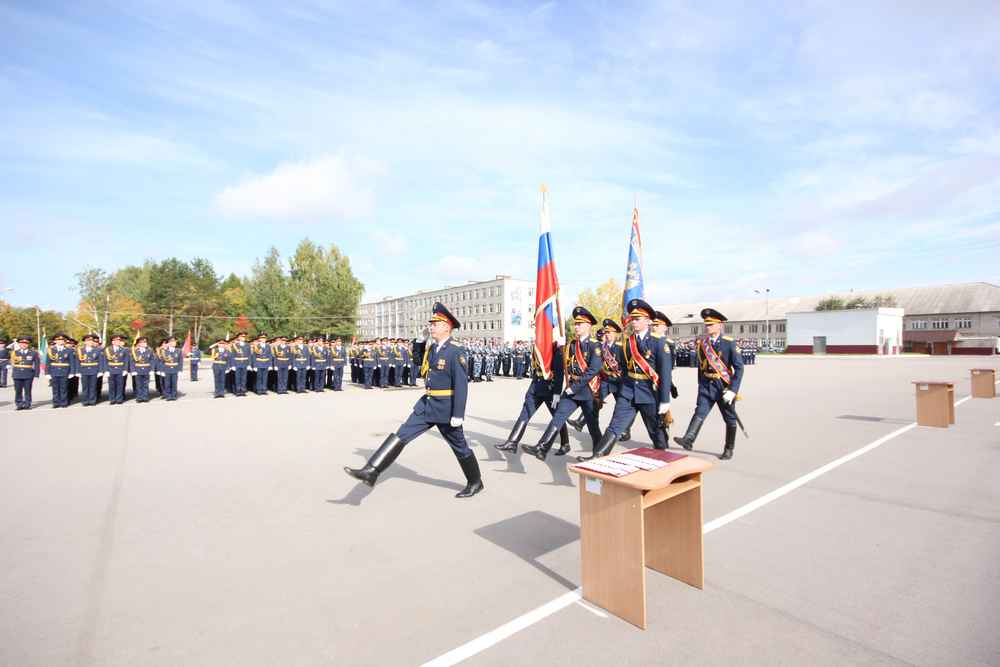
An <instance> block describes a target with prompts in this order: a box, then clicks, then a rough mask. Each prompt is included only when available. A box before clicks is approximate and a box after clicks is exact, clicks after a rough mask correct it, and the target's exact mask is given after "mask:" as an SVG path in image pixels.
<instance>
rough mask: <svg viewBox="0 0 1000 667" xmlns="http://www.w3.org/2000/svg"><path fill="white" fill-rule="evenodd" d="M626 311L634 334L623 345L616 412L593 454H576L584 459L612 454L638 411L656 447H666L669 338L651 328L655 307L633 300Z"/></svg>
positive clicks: (669, 379)
mask: <svg viewBox="0 0 1000 667" xmlns="http://www.w3.org/2000/svg"><path fill="white" fill-rule="evenodd" d="M626 312H628V316H629V321H630V322H631V324H632V330H633V333H632V335H631V336H629V337H628V338H626V339H625V341H624V343H623V345H622V347H623V358H624V361H625V366H624V369H623V371H624V372H623V374H622V384H621V387H620V389H619V390H618V396H617V398H616V399H615V411H614V413H613V414H612V415H611V423H609V424H608V428H607V429H605V431H604V435H603V436H602V437H601V440H600V442H599V443H598V444H597V445H596V446H595V447H594V452H593V455H592V456H584V457H577V458H578V459H579V460H581V461H586V460H589V459H592V458H597V457H600V456H606V455H607V454H609V453H610V452H611V450H612V449H614V446H615V442H616V441H617V440H618V439H619V437H620V436H621V434H622V433H624V432H625V431H626V429H628V427H629V426H630V425H631V424H632V421H633V420H634V419H635V415H636V413H639V414H640V415H641V416H642V421H643V423H644V424H645V425H646V431H647V433H648V434H649V439H650V441H652V443H653V447H655V448H656V449H666V448H667V436H666V433H665V431H664V430H663V428H662V426H661V421H660V420H661V419H662V415H665V414H666V413H667V411H668V410H669V409H670V387H671V386H672V384H673V379H672V372H673V356H672V355H671V353H670V346H669V345H668V344H667V342H666V339H664V338H662V337H658V336H657V335H655V334H653V332H652V331H651V330H650V324H651V321H652V319H653V318H654V317H655V315H656V311H655V310H654V309H653V307H652V306H650V305H649V304H648V303H646V302H645V301H643V300H642V299H632V300H631V301H629V302H628V304H626Z"/></svg>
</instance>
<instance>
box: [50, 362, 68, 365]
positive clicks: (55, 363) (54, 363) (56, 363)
mask: <svg viewBox="0 0 1000 667" xmlns="http://www.w3.org/2000/svg"><path fill="white" fill-rule="evenodd" d="M49 366H69V364H63V363H60V362H58V361H53V362H52V363H51V364H49Z"/></svg>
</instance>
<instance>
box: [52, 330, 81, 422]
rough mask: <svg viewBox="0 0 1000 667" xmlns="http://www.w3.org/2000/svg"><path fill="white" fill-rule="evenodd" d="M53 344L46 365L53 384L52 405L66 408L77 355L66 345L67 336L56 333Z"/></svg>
mask: <svg viewBox="0 0 1000 667" xmlns="http://www.w3.org/2000/svg"><path fill="white" fill-rule="evenodd" d="M52 343H53V345H51V346H49V360H48V364H47V365H46V367H45V371H46V373H48V375H49V382H50V383H51V385H52V407H53V408H65V407H68V406H69V392H68V385H69V377H70V375H74V374H75V373H76V357H75V356H74V354H73V351H72V350H70V349H69V348H68V347H66V336H65V335H63V334H61V333H60V334H56V335H55V336H53V337H52Z"/></svg>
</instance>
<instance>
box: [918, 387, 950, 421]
mask: <svg viewBox="0 0 1000 667" xmlns="http://www.w3.org/2000/svg"><path fill="white" fill-rule="evenodd" d="M913 384H914V385H916V387H917V424H919V425H920V426H937V427H940V428H948V426H949V425H950V424H954V423H955V383H954V382H927V381H924V382H914V383H913Z"/></svg>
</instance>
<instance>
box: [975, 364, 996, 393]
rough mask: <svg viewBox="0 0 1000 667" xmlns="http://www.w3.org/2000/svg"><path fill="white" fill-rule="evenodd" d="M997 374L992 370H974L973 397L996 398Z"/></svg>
mask: <svg viewBox="0 0 1000 667" xmlns="http://www.w3.org/2000/svg"><path fill="white" fill-rule="evenodd" d="M996 396H997V372H996V371H995V370H993V369H992V368H973V369H972V397H973V398H996Z"/></svg>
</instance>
